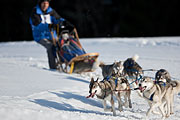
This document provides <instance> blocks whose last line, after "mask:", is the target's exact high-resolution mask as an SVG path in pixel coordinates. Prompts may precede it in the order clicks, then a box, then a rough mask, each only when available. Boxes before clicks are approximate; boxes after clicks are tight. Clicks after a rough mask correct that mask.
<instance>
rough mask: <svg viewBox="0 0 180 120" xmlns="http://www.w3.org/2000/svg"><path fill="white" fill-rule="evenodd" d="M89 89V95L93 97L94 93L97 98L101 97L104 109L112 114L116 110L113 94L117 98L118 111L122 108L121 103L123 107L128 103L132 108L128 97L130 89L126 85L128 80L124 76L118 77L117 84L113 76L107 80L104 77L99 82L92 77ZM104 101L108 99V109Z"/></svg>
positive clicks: (114, 113)
mask: <svg viewBox="0 0 180 120" xmlns="http://www.w3.org/2000/svg"><path fill="white" fill-rule="evenodd" d="M89 89H90V90H89V93H90V95H89V97H94V95H96V96H97V98H99V99H102V100H103V107H104V111H112V112H113V115H114V116H115V115H116V111H115V106H114V99H113V96H115V97H116V98H117V100H118V109H119V111H122V110H123V105H124V106H125V107H127V106H128V105H129V107H130V108H132V104H131V99H130V94H131V90H130V88H129V86H128V81H127V79H125V78H120V79H118V80H117V85H116V83H115V79H114V78H110V79H109V80H106V79H105V80H103V81H100V82H98V80H96V81H94V79H93V78H92V79H91V82H90V85H89ZM122 96H124V98H125V103H122V100H121V97H122ZM106 101H109V102H110V103H111V108H110V109H107V107H106Z"/></svg>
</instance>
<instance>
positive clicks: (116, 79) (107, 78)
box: [103, 76, 118, 86]
mask: <svg viewBox="0 0 180 120" xmlns="http://www.w3.org/2000/svg"><path fill="white" fill-rule="evenodd" d="M110 78H113V79H114V80H115V86H117V82H118V78H117V77H113V76H110V77H109V76H107V77H106V78H104V79H103V81H104V80H107V81H108V82H110V81H109V79H110Z"/></svg>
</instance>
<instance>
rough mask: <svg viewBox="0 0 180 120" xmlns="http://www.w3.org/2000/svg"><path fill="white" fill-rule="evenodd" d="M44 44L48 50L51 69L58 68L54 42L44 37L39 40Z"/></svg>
mask: <svg viewBox="0 0 180 120" xmlns="http://www.w3.org/2000/svg"><path fill="white" fill-rule="evenodd" d="M38 43H39V44H41V45H42V46H44V47H45V48H46V50H47V55H48V62H49V68H50V69H56V62H55V59H56V57H55V54H54V50H55V48H54V45H53V43H52V42H50V41H49V40H47V39H42V40H40V41H39V42H38Z"/></svg>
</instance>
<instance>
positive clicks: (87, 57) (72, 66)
mask: <svg viewBox="0 0 180 120" xmlns="http://www.w3.org/2000/svg"><path fill="white" fill-rule="evenodd" d="M70 29H72V28H70ZM50 31H51V36H52V40H53V44H54V46H55V55H56V63H57V68H58V70H60V71H63V72H66V73H69V74H71V73H81V72H91V71H93V64H94V63H95V62H96V60H97V58H98V56H99V54H98V53H86V52H85V50H84V49H83V47H82V45H81V43H80V41H79V36H78V33H77V30H76V28H73V29H72V30H69V28H68V29H67V28H64V27H63V29H59V25H56V26H50Z"/></svg>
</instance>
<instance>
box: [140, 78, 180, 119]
mask: <svg viewBox="0 0 180 120" xmlns="http://www.w3.org/2000/svg"><path fill="white" fill-rule="evenodd" d="M176 82H177V86H176V87H173V86H172V85H171V84H166V85H165V86H163V85H159V84H156V83H154V81H153V80H152V79H151V78H150V77H143V79H142V80H141V81H140V83H139V89H140V91H141V92H142V93H143V98H144V99H145V100H146V101H147V102H148V104H149V106H150V108H149V109H148V111H147V113H146V117H149V114H150V113H152V112H153V111H154V110H155V108H159V110H160V112H161V115H162V119H165V118H166V117H169V116H170V114H173V103H174V101H173V97H174V93H179V92H180V82H179V81H176ZM164 106H166V107H164Z"/></svg>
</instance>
